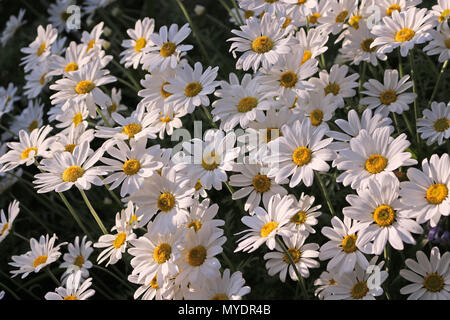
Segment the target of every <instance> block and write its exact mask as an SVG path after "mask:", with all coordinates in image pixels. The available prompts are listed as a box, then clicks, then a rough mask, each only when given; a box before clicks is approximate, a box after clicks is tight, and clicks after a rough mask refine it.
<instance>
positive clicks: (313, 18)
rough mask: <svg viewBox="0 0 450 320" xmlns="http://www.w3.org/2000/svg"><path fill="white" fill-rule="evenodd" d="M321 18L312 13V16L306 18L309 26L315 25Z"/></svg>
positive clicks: (319, 15)
mask: <svg viewBox="0 0 450 320" xmlns="http://www.w3.org/2000/svg"><path fill="white" fill-rule="evenodd" d="M320 17H322V15H321V14H320V13H317V12H316V13H313V14H312V15H310V16H308V22H309V23H310V24H317V22H319V18H320Z"/></svg>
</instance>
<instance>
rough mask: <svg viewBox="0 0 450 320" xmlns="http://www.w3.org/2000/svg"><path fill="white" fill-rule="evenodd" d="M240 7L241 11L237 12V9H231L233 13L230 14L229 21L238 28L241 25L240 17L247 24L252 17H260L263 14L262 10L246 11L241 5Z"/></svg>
mask: <svg viewBox="0 0 450 320" xmlns="http://www.w3.org/2000/svg"><path fill="white" fill-rule="evenodd" d="M239 6H240V8H239V10H236V8H231V12H230V19H229V21H230V22H231V23H233V24H234V25H236V26H240V25H241V21H240V20H239V15H240V17H241V18H242V20H243V21H244V23H246V22H247V20H248V19H250V18H251V17H258V16H259V15H260V14H261V13H262V10H249V9H247V10H245V9H242V5H241V4H239ZM261 17H262V16H261Z"/></svg>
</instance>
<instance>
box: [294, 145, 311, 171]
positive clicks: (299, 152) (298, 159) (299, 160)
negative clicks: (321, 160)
mask: <svg viewBox="0 0 450 320" xmlns="http://www.w3.org/2000/svg"><path fill="white" fill-rule="evenodd" d="M311 155H312V152H311V150H310V149H309V148H307V147H298V148H297V149H295V151H294V153H293V154H292V160H293V161H294V163H295V164H296V165H298V166H300V167H301V166H303V165H305V164H307V163H309V161H311Z"/></svg>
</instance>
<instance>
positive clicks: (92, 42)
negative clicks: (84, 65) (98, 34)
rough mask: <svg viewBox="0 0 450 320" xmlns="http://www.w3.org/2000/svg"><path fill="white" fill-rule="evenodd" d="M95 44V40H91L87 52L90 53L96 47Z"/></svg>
mask: <svg viewBox="0 0 450 320" xmlns="http://www.w3.org/2000/svg"><path fill="white" fill-rule="evenodd" d="M94 44H95V40H89V43H88V46H87V49H86V52H89V50H91V49H92V48H93V47H94Z"/></svg>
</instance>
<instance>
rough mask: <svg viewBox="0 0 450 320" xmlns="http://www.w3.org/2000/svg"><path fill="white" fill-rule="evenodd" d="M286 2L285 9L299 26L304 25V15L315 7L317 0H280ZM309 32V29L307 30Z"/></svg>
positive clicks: (307, 14) (308, 13)
mask: <svg viewBox="0 0 450 320" xmlns="http://www.w3.org/2000/svg"><path fill="white" fill-rule="evenodd" d="M281 1H282V2H285V3H287V4H288V5H287V7H286V11H287V12H288V13H289V15H290V16H291V17H292V20H293V21H296V22H297V23H298V24H300V26H305V25H306V17H307V16H309V15H310V14H312V12H313V11H312V10H313V9H314V8H316V7H317V5H318V4H319V3H318V0H281ZM309 31H310V32H311V29H310V30H309Z"/></svg>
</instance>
